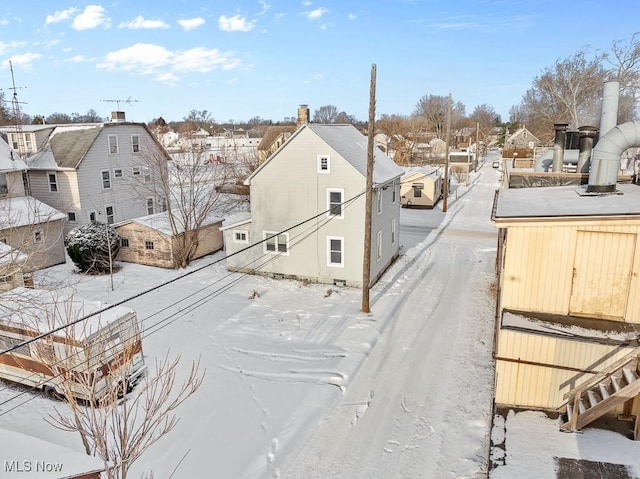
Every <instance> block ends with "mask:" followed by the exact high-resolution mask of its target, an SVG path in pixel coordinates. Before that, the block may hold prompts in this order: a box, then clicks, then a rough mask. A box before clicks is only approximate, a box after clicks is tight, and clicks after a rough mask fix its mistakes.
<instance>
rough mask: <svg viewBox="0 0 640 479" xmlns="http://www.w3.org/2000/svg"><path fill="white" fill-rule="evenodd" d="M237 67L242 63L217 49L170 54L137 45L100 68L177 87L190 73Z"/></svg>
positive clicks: (113, 55)
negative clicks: (151, 76)
mask: <svg viewBox="0 0 640 479" xmlns="http://www.w3.org/2000/svg"><path fill="white" fill-rule="evenodd" d="M238 65H240V60H239V59H237V58H235V57H233V53H232V52H226V53H225V52H220V51H219V50H218V49H217V48H211V49H208V48H203V47H197V48H191V49H189V50H176V51H171V50H167V49H166V48H164V47H162V46H160V45H154V44H151V43H137V44H135V45H133V46H131V47H128V48H123V49H121V50H117V51H115V52H110V53H108V54H107V56H106V57H105V60H104V61H103V62H102V63H100V64H99V65H98V67H99V68H102V69H105V70H109V71H111V70H120V71H129V72H137V73H140V74H144V75H154V76H155V78H154V79H155V80H157V81H163V82H166V83H175V82H176V81H177V80H178V79H179V77H180V76H184V75H186V74H188V73H191V72H197V73H206V72H209V71H211V70H214V69H216V68H220V69H222V70H231V69H233V68H236V67H237V66H238Z"/></svg>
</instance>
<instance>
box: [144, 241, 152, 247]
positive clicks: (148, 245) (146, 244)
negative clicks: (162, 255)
mask: <svg viewBox="0 0 640 479" xmlns="http://www.w3.org/2000/svg"><path fill="white" fill-rule="evenodd" d="M144 249H153V241H145V242H144Z"/></svg>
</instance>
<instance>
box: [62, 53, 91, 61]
mask: <svg viewBox="0 0 640 479" xmlns="http://www.w3.org/2000/svg"><path fill="white" fill-rule="evenodd" d="M89 61H91V60H90V59H89V58H87V57H85V56H83V55H76V56H73V57H70V58H67V59H66V60H65V62H69V63H85V62H89Z"/></svg>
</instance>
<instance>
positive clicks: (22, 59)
mask: <svg viewBox="0 0 640 479" xmlns="http://www.w3.org/2000/svg"><path fill="white" fill-rule="evenodd" d="M41 57H42V55H40V54H39V53H23V54H21V55H13V56H12V57H11V58H9V60H11V63H13V64H14V65H20V66H21V67H22V68H31V63H32V62H33V61H35V60H37V59H39V58H41Z"/></svg>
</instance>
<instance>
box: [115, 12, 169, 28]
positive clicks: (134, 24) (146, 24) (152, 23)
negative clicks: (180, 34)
mask: <svg viewBox="0 0 640 479" xmlns="http://www.w3.org/2000/svg"><path fill="white" fill-rule="evenodd" d="M118 28H130V29H132V30H140V29H154V28H169V25H168V24H167V23H165V22H164V21H162V20H145V18H144V17H143V16H142V15H138V16H137V17H136V18H134V19H133V20H131V21H130V22H122V23H121V24H120V25H118Z"/></svg>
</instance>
